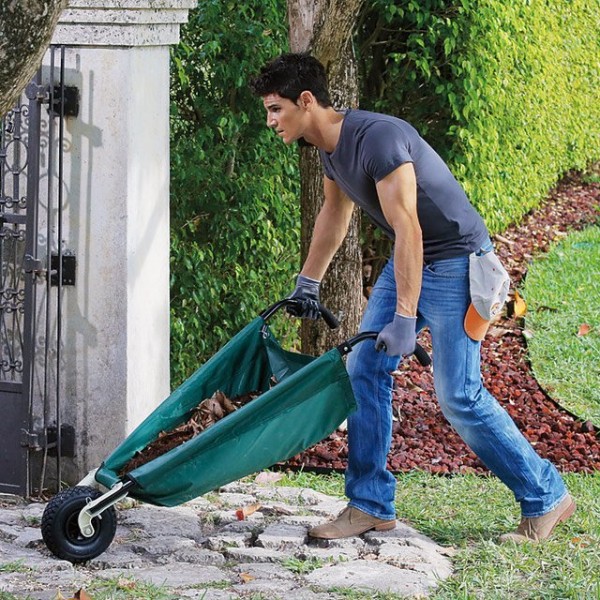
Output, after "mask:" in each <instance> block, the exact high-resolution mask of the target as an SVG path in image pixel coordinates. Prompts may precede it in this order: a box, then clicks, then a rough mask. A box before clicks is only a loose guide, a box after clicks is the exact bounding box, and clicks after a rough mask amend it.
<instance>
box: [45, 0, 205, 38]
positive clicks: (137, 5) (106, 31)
mask: <svg viewBox="0 0 600 600" xmlns="http://www.w3.org/2000/svg"><path fill="white" fill-rule="evenodd" d="M197 4H198V0H108V1H102V0H69V3H68V5H67V8H66V9H65V10H64V11H63V13H62V15H61V17H60V19H59V21H58V26H57V28H56V31H55V32H54V36H53V38H52V43H53V44H65V45H67V46H168V45H171V44H176V43H177V42H178V41H179V28H180V26H181V24H182V23H186V22H187V19H188V13H189V11H190V10H191V9H193V8H195V7H196V6H197Z"/></svg>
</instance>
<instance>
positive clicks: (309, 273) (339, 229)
mask: <svg viewBox="0 0 600 600" xmlns="http://www.w3.org/2000/svg"><path fill="white" fill-rule="evenodd" d="M323 189H324V193H325V201H324V202H323V206H322V207H321V210H320V211H319V214H318V215H317V218H316V220H315V226H314V229H313V235H312V239H311V242H310V247H309V250H308V256H307V257H306V260H305V261H304V265H303V267H302V271H301V274H302V275H304V276H305V277H310V278H311V279H315V280H318V281H321V279H323V276H324V275H325V271H327V267H328V266H329V263H330V262H331V260H332V259H333V257H334V255H335V253H336V252H337V250H338V248H339V247H340V245H341V244H342V242H343V241H344V238H345V237H346V233H347V232H348V226H349V225H350V219H351V218H352V211H353V210H354V203H353V202H352V201H351V200H350V199H349V198H348V197H347V196H346V195H345V194H344V193H343V192H342V190H341V189H340V188H339V186H338V185H337V183H335V181H332V180H331V179H329V178H327V177H324V183H323Z"/></svg>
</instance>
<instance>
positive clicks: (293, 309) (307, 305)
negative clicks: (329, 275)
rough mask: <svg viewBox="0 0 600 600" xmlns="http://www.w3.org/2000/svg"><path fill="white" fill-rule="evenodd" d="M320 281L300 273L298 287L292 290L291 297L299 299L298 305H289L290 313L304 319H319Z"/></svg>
mask: <svg viewBox="0 0 600 600" xmlns="http://www.w3.org/2000/svg"><path fill="white" fill-rule="evenodd" d="M320 285H321V282H320V281H317V280H316V279H311V278H310V277H305V276H304V275H298V279H297V280H296V289H295V290H294V291H293V292H292V294H291V296H288V298H290V299H294V300H299V301H300V302H299V303H298V305H297V306H288V307H287V309H286V310H287V311H288V313H290V315H294V316H295V317H301V318H303V319H318V318H319V317H320V316H321V312H320V311H319V287H320Z"/></svg>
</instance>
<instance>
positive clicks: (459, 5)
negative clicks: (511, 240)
mask: <svg viewBox="0 0 600 600" xmlns="http://www.w3.org/2000/svg"><path fill="white" fill-rule="evenodd" d="M599 23H600V4H598V2H591V3H590V2H586V1H584V0H572V1H569V2H549V1H547V0H519V1H517V2H514V1H509V0H454V1H447V0H420V1H419V2H417V1H416V0H409V1H408V2H402V3H397V2H394V1H393V0H371V2H370V4H369V7H368V10H367V11H366V12H365V14H364V16H363V20H362V21H361V25H360V29H359V38H360V41H361V46H360V56H361V70H362V81H363V93H362V100H361V101H362V105H363V107H365V108H370V109H374V110H381V111H385V112H390V113H392V114H397V115H398V116H400V117H402V118H405V119H406V120H408V121H410V122H412V123H413V124H414V125H415V126H416V127H417V128H418V129H419V130H420V131H421V133H422V134H423V135H424V136H425V137H426V138H427V139H429V141H430V142H431V143H432V145H433V146H434V147H435V148H436V149H437V150H438V151H439V152H440V153H441V154H442V155H443V156H444V158H445V159H446V160H447V161H448V163H449V165H450V167H451V169H452V170H453V172H454V173H455V175H456V176H457V177H458V178H459V179H460V180H461V182H462V183H463V185H464V186H465V188H466V190H467V192H468V193H469V195H470V197H471V199H472V201H473V202H474V204H475V205H476V206H477V208H478V209H479V210H480V212H481V213H482V215H483V217H484V218H485V220H486V222H487V224H488V226H489V227H490V229H491V230H492V231H493V232H498V231H501V230H502V229H504V228H505V227H506V226H507V225H508V224H510V223H512V222H518V220H519V218H520V217H521V216H522V215H523V214H525V213H527V212H528V211H529V210H530V209H532V208H533V207H535V206H537V205H538V204H539V203H540V201H541V200H542V199H543V198H544V197H545V195H546V193H547V192H548V190H549V189H550V188H551V187H552V185H553V184H554V183H555V182H556V181H557V179H558V178H559V177H560V176H561V175H562V174H563V173H564V172H566V171H567V170H570V169H582V168H584V167H585V166H586V165H587V164H589V163H590V162H591V161H593V160H596V159H598V158H599V157H600V68H599V66H598V55H599V52H600V38H598V33H597V32H598V26H599Z"/></svg>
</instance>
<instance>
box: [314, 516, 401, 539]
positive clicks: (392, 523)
mask: <svg viewBox="0 0 600 600" xmlns="http://www.w3.org/2000/svg"><path fill="white" fill-rule="evenodd" d="M395 528H396V521H389V522H387V523H381V524H380V525H374V526H373V527H369V528H368V529H362V530H361V531H356V532H355V533H348V534H345V535H339V534H335V533H331V534H322V535H315V534H314V533H313V532H312V531H309V532H308V536H309V537H311V538H313V539H315V540H343V539H345V538H349V537H357V536H359V535H362V534H363V533H367V532H369V531H391V530H392V529H395Z"/></svg>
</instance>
